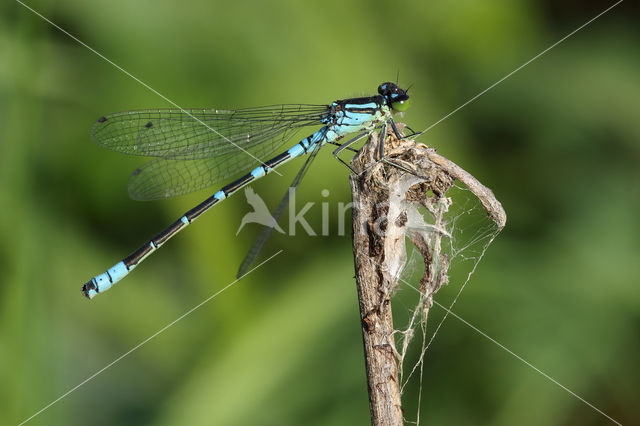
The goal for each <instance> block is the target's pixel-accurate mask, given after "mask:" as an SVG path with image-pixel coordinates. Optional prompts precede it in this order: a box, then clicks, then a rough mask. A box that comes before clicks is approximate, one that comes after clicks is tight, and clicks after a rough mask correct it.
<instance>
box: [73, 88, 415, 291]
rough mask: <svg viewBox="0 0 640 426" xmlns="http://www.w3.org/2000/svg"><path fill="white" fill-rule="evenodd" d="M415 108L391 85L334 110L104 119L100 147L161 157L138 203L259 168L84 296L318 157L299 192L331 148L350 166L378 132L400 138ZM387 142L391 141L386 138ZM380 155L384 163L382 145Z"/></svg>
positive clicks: (134, 189) (137, 187)
mask: <svg viewBox="0 0 640 426" xmlns="http://www.w3.org/2000/svg"><path fill="white" fill-rule="evenodd" d="M408 107H409V95H407V92H406V91H405V90H403V89H401V88H399V87H398V86H397V85H396V84H394V83H389V82H387V83H382V84H381V85H380V86H379V87H378V95H375V96H370V97H364V98H352V99H344V100H339V101H335V102H333V103H332V104H331V105H305V104H288V105H273V106H266V107H258V108H246V109H237V110H218V109H189V110H184V109H178V110H171V109H156V110H139V111H126V112H120V113H116V114H111V115H106V116H103V117H100V118H99V119H98V121H97V122H96V123H95V124H94V125H93V127H92V129H91V135H92V137H93V139H94V140H95V141H96V142H97V143H98V145H101V146H103V147H105V148H108V149H111V150H114V151H118V152H122V153H125V154H132V155H142V156H149V157H156V158H155V160H153V161H151V162H149V163H147V164H145V165H143V166H142V167H140V168H139V169H137V170H136V171H135V172H133V174H132V176H131V178H130V180H129V185H128V188H129V195H130V196H131V197H132V198H134V199H137V200H152V199H160V198H168V197H173V196H176V195H182V194H186V193H189V192H192V191H196V190H199V189H202V188H206V187H208V186H211V185H213V184H215V183H219V182H220V181H223V180H225V179H228V178H230V177H232V176H233V175H237V174H239V173H242V172H243V171H246V170H249V169H250V168H251V167H255V166H256V165H258V166H257V167H255V168H254V169H253V170H251V171H250V172H249V173H247V174H246V175H244V176H242V177H240V178H238V179H236V180H234V181H233V182H231V183H229V184H228V185H226V186H224V187H223V188H222V189H220V190H219V191H217V192H216V193H214V194H213V195H212V196H210V197H209V198H207V199H206V200H204V201H203V202H201V203H200V204H198V205H197V206H195V207H194V208H192V209H191V210H189V211H188V212H186V213H185V214H184V215H182V217H180V218H179V219H178V220H176V221H175V222H174V223H172V224H171V225H169V226H168V227H167V228H166V229H165V230H163V231H162V232H160V233H159V234H158V235H156V236H155V237H153V238H152V239H151V240H149V241H148V242H146V243H144V244H143V245H142V246H141V247H140V248H139V249H137V250H136V251H134V252H133V253H131V254H130V255H129V256H127V257H125V258H124V259H123V260H122V261H120V262H118V263H117V264H115V265H114V266H113V267H111V268H109V269H108V270H107V271H106V272H104V273H102V274H100V275H97V276H95V277H93V278H92V279H91V280H90V281H88V282H87V283H86V284H84V286H83V287H82V291H83V293H84V294H85V296H87V297H88V298H89V299H91V298H92V297H94V296H95V295H97V294H98V293H102V292H104V291H106V290H108V289H109V288H111V286H113V284H115V283H117V282H118V281H120V280H121V279H122V278H124V277H125V276H126V275H127V274H128V273H129V272H130V271H131V270H132V269H133V268H135V267H136V266H137V265H138V264H139V263H140V262H142V261H143V260H144V259H145V258H146V257H147V256H149V255H150V254H151V253H153V252H154V251H155V250H157V249H158V248H159V247H160V246H161V245H162V244H164V243H165V242H166V241H167V240H168V239H169V238H171V237H173V236H174V235H175V234H177V233H178V232H179V231H181V230H182V229H184V228H185V227H186V226H187V225H189V224H190V223H191V222H193V221H194V220H195V219H196V218H198V217H199V216H200V215H201V214H202V213H204V212H205V211H207V210H208V209H210V208H211V207H213V206H214V205H215V204H217V203H219V202H220V201H222V200H224V199H225V198H227V197H229V196H230V195H231V194H233V193H234V192H236V191H237V190H239V189H240V188H242V187H244V186H246V185H248V184H249V183H250V182H252V181H254V180H256V179H259V178H261V177H263V176H265V175H267V174H269V173H270V172H272V171H273V170H274V169H276V168H277V167H279V166H281V165H283V164H285V163H286V162H288V161H290V160H292V159H294V158H296V157H300V156H302V155H304V154H310V155H309V157H308V159H307V161H306V162H305V164H304V165H303V167H302V169H301V170H300V172H298V175H297V176H296V178H295V179H294V181H293V183H292V184H291V187H293V188H295V187H296V186H297V185H298V184H299V183H300V180H301V179H302V177H303V176H304V174H305V172H306V170H307V168H308V167H309V165H310V164H311V161H312V160H313V158H314V157H315V155H316V154H317V152H318V150H319V149H320V148H321V147H322V146H324V145H326V144H329V143H330V144H334V145H337V146H338V148H336V149H335V150H334V151H333V155H334V156H335V157H336V158H338V159H339V160H340V161H342V162H343V163H344V164H346V163H345V162H344V161H343V160H341V159H340V158H339V157H338V153H339V152H340V151H342V150H343V149H345V148H347V147H348V146H349V145H351V144H353V143H354V142H356V141H358V140H359V139H361V138H363V137H365V136H367V135H368V134H370V133H371V132H373V131H374V130H375V129H376V128H378V127H381V128H382V135H384V134H385V129H386V125H387V124H389V125H391V126H392V128H393V130H394V132H395V134H396V136H398V137H400V135H399V133H398V130H397V129H396V126H395V124H394V122H393V118H392V116H391V113H392V112H397V111H400V112H401V111H405V110H406V109H407V108H408ZM318 125H322V128H320V129H319V130H318V131H316V132H315V133H313V134H311V135H310V136H307V137H306V138H304V139H302V140H301V141H300V142H298V143H297V144H296V145H294V146H293V147H291V148H290V149H288V150H287V151H285V152H283V153H281V154H279V155H276V156H275V157H273V158H271V159H270V160H267V161H263V160H264V159H265V158H268V157H267V156H269V155H270V154H271V153H273V151H275V150H276V149H277V148H278V147H279V146H281V145H282V144H283V143H285V142H286V141H287V140H288V139H289V138H290V137H291V135H293V134H294V133H295V132H296V131H297V130H298V129H300V128H302V127H307V126H318ZM358 132H360V133H359V134H358V135H357V136H355V137H354V138H352V139H350V140H348V141H347V142H344V143H342V144H341V143H338V141H339V140H340V139H342V138H343V137H344V136H345V135H347V134H350V133H358ZM380 139H381V141H384V137H382V138H380ZM380 154H381V158H382V157H384V147H383V146H382V143H381V145H380ZM347 166H348V165H347ZM288 196H289V191H287V193H286V194H285V197H284V198H283V199H282V201H281V202H280V205H279V206H278V208H277V209H276V212H275V213H274V218H275V219H276V220H277V219H278V217H279V216H280V215H281V214H282V213H283V212H284V209H285V207H286V205H287V203H288V201H289V198H288ZM272 230H273V228H270V227H265V228H264V229H263V232H262V233H261V234H260V236H259V237H258V239H257V241H256V242H255V244H254V245H253V247H252V248H251V250H250V251H249V254H248V255H247V257H246V258H245V259H244V261H243V262H242V264H241V266H240V271H239V272H238V276H242V275H243V274H244V273H245V272H246V271H247V270H248V268H249V266H250V265H251V264H252V263H253V261H254V260H255V259H256V257H257V255H258V253H259V251H260V249H261V248H262V246H263V245H264V243H265V242H266V240H267V239H268V237H269V235H270V233H271V231H272Z"/></svg>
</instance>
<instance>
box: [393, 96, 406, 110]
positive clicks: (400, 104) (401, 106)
mask: <svg viewBox="0 0 640 426" xmlns="http://www.w3.org/2000/svg"><path fill="white" fill-rule="evenodd" d="M409 101H410V99H405V100H404V101H395V102H391V108H393V109H394V110H395V111H398V112H404V111H406V110H407V109H409V105H410V102H409Z"/></svg>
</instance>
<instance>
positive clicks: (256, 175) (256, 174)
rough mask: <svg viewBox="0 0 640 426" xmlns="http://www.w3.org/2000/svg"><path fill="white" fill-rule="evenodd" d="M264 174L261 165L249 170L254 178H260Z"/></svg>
mask: <svg viewBox="0 0 640 426" xmlns="http://www.w3.org/2000/svg"><path fill="white" fill-rule="evenodd" d="M265 174H266V173H265V171H264V167H262V166H259V167H256V168H255V169H253V170H251V176H253V178H254V179H258V178H261V177H262V176H264V175H265Z"/></svg>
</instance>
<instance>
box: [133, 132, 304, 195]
mask: <svg viewBox="0 0 640 426" xmlns="http://www.w3.org/2000/svg"><path fill="white" fill-rule="evenodd" d="M293 133H294V132H285V134H284V135H283V136H282V139H281V140H280V143H278V144H271V143H263V144H261V145H255V146H251V147H245V148H244V149H245V151H240V150H238V149H235V150H233V151H232V152H229V153H227V154H226V155H220V156H216V157H211V158H196V159H193V160H175V159H169V158H157V159H155V160H152V161H150V162H148V163H146V164H143V165H142V166H141V167H140V168H138V169H137V170H136V171H134V172H133V174H132V175H131V177H130V178H129V184H128V190H129V196H130V197H131V198H133V199H135V200H157V199H161V198H169V197H175V196H178V195H183V194H188V193H189V192H193V191H197V190H199V189H204V188H207V187H209V186H211V185H213V184H216V183H221V182H224V183H228V182H226V180H228V179H229V178H231V177H233V176H237V175H239V174H240V173H243V172H247V171H249V170H250V169H251V168H253V167H255V166H257V165H258V164H259V163H260V162H259V161H257V160H256V158H259V159H260V160H263V161H264V160H268V159H269V157H270V154H272V152H273V151H274V150H275V149H276V148H277V147H278V146H279V145H281V144H282V142H284V141H286V140H287V139H288V138H289V136H290V135H292V134H293Z"/></svg>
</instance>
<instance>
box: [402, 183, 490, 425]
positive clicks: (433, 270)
mask: <svg viewBox="0 0 640 426" xmlns="http://www.w3.org/2000/svg"><path fill="white" fill-rule="evenodd" d="M426 194H427V197H426V199H425V197H424V193H422V197H421V198H420V199H419V198H418V197H416V198H413V199H412V197H411V196H410V194H409V196H408V201H407V206H406V207H407V213H408V221H407V226H406V229H407V240H408V241H407V242H408V243H409V244H407V252H408V253H407V262H406V265H405V267H404V268H403V270H402V272H401V273H400V277H399V279H398V286H397V287H396V289H395V294H394V304H396V305H398V304H400V305H405V306H406V308H407V309H406V311H405V312H406V313H408V317H407V318H403V319H401V321H400V322H404V326H403V327H402V328H400V329H397V330H395V331H394V340H395V342H396V343H395V344H396V354H397V358H398V363H399V371H400V378H399V379H400V385H401V390H402V393H403V394H404V389H405V387H406V386H407V384H408V383H409V381H410V380H411V379H414V380H416V379H417V380H418V385H419V391H418V404H417V415H416V420H415V422H411V423H415V424H419V422H420V402H421V397H422V377H423V372H424V358H425V354H426V352H427V350H428V349H429V347H430V346H431V344H432V343H433V341H434V339H435V337H436V335H437V334H438V332H439V330H440V328H441V326H442V324H443V323H444V321H445V320H446V318H447V316H448V314H449V311H450V310H451V308H452V307H453V305H454V304H455V303H456V301H457V300H458V298H459V297H460V295H461V293H462V291H463V290H464V288H465V287H466V285H467V284H468V283H469V281H470V280H471V277H472V276H473V274H474V273H475V271H476V268H477V266H478V264H479V263H480V261H481V260H482V258H483V256H484V254H485V252H486V251H487V249H488V247H489V245H491V243H492V242H493V240H494V239H495V237H496V236H497V235H498V234H499V232H500V230H501V228H499V227H498V225H497V224H496V223H495V222H494V221H493V220H492V219H490V218H489V217H488V216H487V210H486V209H485V208H484V207H483V205H482V204H481V202H480V201H479V200H478V198H477V197H476V196H475V195H474V194H473V193H472V192H471V191H470V190H469V189H467V188H466V187H465V186H463V185H461V184H459V183H456V184H454V185H453V186H452V187H451V188H449V189H448V190H447V191H446V192H445V193H444V194H437V193H434V192H433V191H427V193H426ZM416 282H419V286H417V287H416V286H414V285H413V284H412V283H416ZM443 286H449V287H450V288H451V290H453V292H454V294H455V295H454V297H453V299H452V301H451V302H450V303H443V305H448V308H445V309H446V312H445V314H444V316H443V317H442V318H441V319H440V320H439V322H438V323H437V324H436V325H435V327H434V328H431V327H429V328H428V327H427V319H428V314H429V310H430V308H431V307H432V306H433V299H434V296H435V294H436V292H437V291H438V290H440V288H442V287H443ZM407 290H409V291H407ZM416 295H417V298H416ZM396 313H401V312H398V311H396ZM401 314H402V313H401ZM398 319H400V318H398ZM430 329H432V330H433V331H432V332H430V333H428V331H429V330H430ZM415 340H418V342H419V347H420V351H419V353H418V355H417V358H416V355H415V347H414V346H415V344H414V345H411V343H415ZM416 376H417V377H416Z"/></svg>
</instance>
